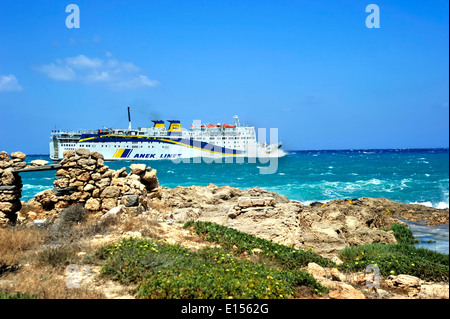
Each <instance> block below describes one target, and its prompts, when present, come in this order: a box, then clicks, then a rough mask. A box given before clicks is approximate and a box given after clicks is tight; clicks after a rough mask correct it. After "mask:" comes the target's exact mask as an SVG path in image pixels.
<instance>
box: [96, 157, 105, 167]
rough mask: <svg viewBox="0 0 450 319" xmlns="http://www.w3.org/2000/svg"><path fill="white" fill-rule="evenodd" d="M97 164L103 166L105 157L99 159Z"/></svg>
mask: <svg viewBox="0 0 450 319" xmlns="http://www.w3.org/2000/svg"><path fill="white" fill-rule="evenodd" d="M96 165H97V167H103V166H104V165H105V161H104V160H103V158H99V159H97V163H96Z"/></svg>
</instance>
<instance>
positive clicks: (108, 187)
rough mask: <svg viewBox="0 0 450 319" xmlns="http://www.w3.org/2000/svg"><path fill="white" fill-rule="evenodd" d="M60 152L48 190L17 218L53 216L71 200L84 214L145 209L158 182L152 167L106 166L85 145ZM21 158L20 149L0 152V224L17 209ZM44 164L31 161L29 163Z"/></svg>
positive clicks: (13, 218)
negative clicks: (53, 178)
mask: <svg viewBox="0 0 450 319" xmlns="http://www.w3.org/2000/svg"><path fill="white" fill-rule="evenodd" d="M63 156H64V159H63V160H62V161H61V162H60V164H61V168H60V169H58V170H57V171H56V172H55V180H54V183H53V189H48V190H45V191H42V192H40V193H38V194H36V195H35V197H34V198H33V199H31V200H30V201H29V202H28V203H27V204H26V207H27V209H26V212H25V213H24V214H19V215H21V216H20V220H24V219H45V218H50V219H52V218H56V217H58V216H59V214H60V213H61V211H62V210H63V209H64V208H66V207H68V206H70V205H73V204H81V205H82V206H84V208H85V209H86V210H87V211H88V212H89V213H92V214H98V215H102V214H104V213H106V212H108V211H109V210H110V209H112V208H114V207H116V206H119V205H123V207H126V208H128V209H129V210H133V209H134V210H136V211H139V210H140V211H143V210H144V209H146V208H147V207H146V206H145V205H146V200H145V198H146V196H147V195H148V194H150V195H151V193H152V192H155V191H156V189H157V188H158V186H159V182H158V179H157V177H156V170H153V169H151V168H150V167H147V166H146V165H145V164H131V165H130V173H128V172H127V169H126V168H125V167H123V168H121V169H120V170H117V171H116V170H112V169H110V168H109V167H108V166H107V165H105V162H104V158H103V155H102V154H100V153H98V152H90V151H89V150H87V149H77V150H76V151H66V152H64V154H63ZM25 158H26V155H25V154H23V153H21V152H16V153H12V154H11V157H10V156H9V155H8V154H7V153H6V152H0V226H1V225H5V224H7V223H14V222H15V221H16V220H17V217H18V216H17V214H18V212H19V211H20V210H21V208H22V204H21V201H20V197H21V189H22V181H21V178H20V176H19V174H18V173H17V172H16V171H15V170H16V169H22V168H25V167H26V166H27V163H25V162H24V160H25ZM45 164H46V162H45V163H44V162H42V163H41V162H39V163H36V161H32V162H30V165H29V166H37V165H45ZM27 174H32V173H27Z"/></svg>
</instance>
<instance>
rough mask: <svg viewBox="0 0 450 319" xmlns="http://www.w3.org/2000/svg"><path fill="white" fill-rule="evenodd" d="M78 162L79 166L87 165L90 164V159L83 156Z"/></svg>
mask: <svg viewBox="0 0 450 319" xmlns="http://www.w3.org/2000/svg"><path fill="white" fill-rule="evenodd" d="M77 164H78V166H81V167H86V166H88V165H89V159H87V158H83V157H82V158H80V159H78V160H77Z"/></svg>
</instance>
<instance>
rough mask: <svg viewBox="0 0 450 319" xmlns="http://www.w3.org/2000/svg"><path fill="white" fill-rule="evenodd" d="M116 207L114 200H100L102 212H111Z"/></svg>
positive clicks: (115, 200)
mask: <svg viewBox="0 0 450 319" xmlns="http://www.w3.org/2000/svg"><path fill="white" fill-rule="evenodd" d="M116 206H117V199H116V198H103V199H102V210H107V211H108V210H111V209H112V208H114V207H116Z"/></svg>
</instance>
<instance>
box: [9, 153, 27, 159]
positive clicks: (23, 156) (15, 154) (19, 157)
mask: <svg viewBox="0 0 450 319" xmlns="http://www.w3.org/2000/svg"><path fill="white" fill-rule="evenodd" d="M11 158H12V159H15V158H17V159H20V160H21V161H24V160H25V159H26V158H27V156H26V155H25V154H24V153H22V152H13V153H11Z"/></svg>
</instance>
